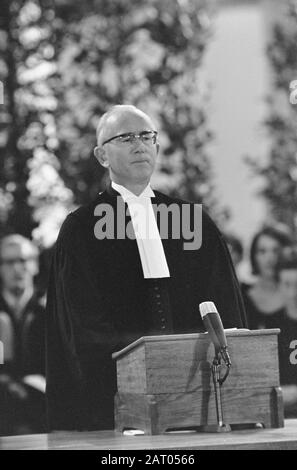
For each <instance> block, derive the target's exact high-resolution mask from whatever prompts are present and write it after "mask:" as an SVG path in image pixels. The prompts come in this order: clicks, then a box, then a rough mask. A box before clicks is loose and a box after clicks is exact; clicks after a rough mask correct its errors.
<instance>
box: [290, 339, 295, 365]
mask: <svg viewBox="0 0 297 470" xmlns="http://www.w3.org/2000/svg"><path fill="white" fill-rule="evenodd" d="M290 349H293V351H292V352H291V353H290V357H289V361H290V364H292V365H294V366H295V365H296V364H297V339H294V340H292V341H291V342H290Z"/></svg>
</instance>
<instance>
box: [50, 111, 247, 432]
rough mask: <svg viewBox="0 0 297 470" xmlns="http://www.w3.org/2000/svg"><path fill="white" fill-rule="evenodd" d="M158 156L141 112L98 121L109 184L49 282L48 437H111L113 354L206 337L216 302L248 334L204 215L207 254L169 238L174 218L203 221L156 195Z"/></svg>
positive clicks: (73, 225) (65, 244) (80, 217)
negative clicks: (152, 342)
mask: <svg viewBox="0 0 297 470" xmlns="http://www.w3.org/2000/svg"><path fill="white" fill-rule="evenodd" d="M159 147H160V146H159V142H158V133H157V131H156V128H155V125H154V124H153V122H152V120H151V118H150V117H149V116H148V115H147V114H145V113H144V112H143V111H141V110H140V109H138V108H136V107H134V106H131V105H117V106H114V107H112V108H111V109H110V110H109V111H107V113H105V114H104V115H103V116H102V117H101V119H100V121H99V124H98V128H97V147H96V148H95V150H94V154H95V156H96V158H97V160H98V161H99V163H100V164H101V165H102V166H103V167H105V168H106V169H107V170H108V171H109V176H110V180H111V182H110V185H109V187H108V188H107V189H106V190H105V191H103V192H102V193H100V194H99V195H98V197H97V199H96V200H95V201H93V202H91V203H90V204H89V205H87V206H84V207H80V208H79V209H77V210H76V211H74V212H73V213H71V214H70V215H68V217H67V218H66V220H65V221H64V223H63V225H62V227H61V230H60V234H59V236H58V239H57V242H56V245H55V251H54V256H53V263H52V267H51V273H50V278H49V288H48V297H47V298H48V302H47V315H46V316H47V362H46V363H47V392H46V394H47V407H48V420H49V429H50V430H58V429H60V430H61V429H77V430H91V429H112V428H113V427H114V416H113V411H114V402H113V400H114V395H115V392H116V371H115V364H114V362H113V361H112V353H113V352H115V351H117V350H120V349H122V348H123V347H124V346H127V345H128V344H129V343H131V342H132V341H134V340H136V339H137V338H139V337H141V336H144V335H159V334H161V335H167V334H173V333H174V334H179V333H181V334H182V333H193V332H198V331H204V328H203V325H202V321H201V318H200V314H199V303H200V302H202V301H205V300H212V301H214V302H215V304H216V306H217V308H218V311H219V312H220V314H221V317H222V321H223V324H224V326H225V328H229V327H242V326H245V324H246V323H245V312H244V308H243V303H242V300H241V295H240V290H239V287H238V282H237V279H236V275H235V273H234V268H233V265H232V261H231V258H230V256H229V253H228V249H227V247H226V244H225V242H224V240H223V238H222V236H221V233H220V232H219V230H218V229H217V227H216V225H215V224H214V222H213V221H212V220H211V219H210V217H209V216H208V215H207V214H206V213H204V212H202V215H201V220H202V222H201V221H199V224H198V225H197V224H196V226H195V233H193V237H195V236H196V237H198V232H201V234H202V243H201V244H200V245H201V246H200V245H199V243H198V244H197V243H193V246H191V247H190V249H185V242H186V241H188V239H187V240H186V237H185V234H184V232H183V233H182V234H180V235H179V236H173V235H174V234H173V231H174V230H176V229H177V228H179V227H177V225H178V224H179V223H180V220H179V222H178V223H177V224H176V226H173V225H174V224H173V223H172V225H171V226H170V229H169V230H168V234H167V235H168V236H166V235H165V234H164V233H162V229H161V225H162V223H163V222H164V221H163V220H162V217H163V215H164V214H165V213H167V214H168V209H169V210H170V209H171V208H173V207H174V209H175V210H176V208H180V209H182V206H183V205H186V206H187V207H188V208H189V212H188V213H190V214H191V217H192V219H191V222H193V221H194V222H195V220H196V219H195V214H194V206H195V205H194V204H193V203H189V202H186V201H181V200H179V199H173V198H171V197H168V196H166V195H165V194H162V193H161V192H159V191H156V190H154V189H152V187H151V186H150V179H151V176H152V173H153V171H154V167H155V164H156V159H157V155H158V152H159ZM123 207H124V209H125V211H124V214H125V215H124V224H123V218H122V212H121V210H122V208H123ZM156 208H158V209H160V212H158V214H157V212H156ZM164 208H165V209H166V210H165V211H164ZM110 209H111V210H110ZM161 209H162V210H163V212H162V210H161ZM154 211H155V212H154ZM180 213H182V211H181V212H180ZM111 214H114V217H112V215H111ZM155 214H157V215H155ZM158 215H159V217H158ZM111 218H112V223H110V219H111ZM147 220H149V224H148V225H149V235H147V233H146V232H145V231H144V230H143V228H144V226H145V222H146V221H147ZM183 222H184V221H183ZM186 222H187V221H186ZM107 225H109V227H108V228H107ZM123 225H124V229H125V230H124V231H123ZM169 225H170V224H169ZM194 225H195V224H194ZM128 228H129V230H128ZM104 231H105V234H104ZM144 232H145V233H144ZM131 233H132V235H133V236H130V235H131ZM197 245H199V246H197ZM187 248H189V247H187Z"/></svg>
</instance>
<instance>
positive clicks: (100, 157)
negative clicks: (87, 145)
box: [94, 147, 109, 168]
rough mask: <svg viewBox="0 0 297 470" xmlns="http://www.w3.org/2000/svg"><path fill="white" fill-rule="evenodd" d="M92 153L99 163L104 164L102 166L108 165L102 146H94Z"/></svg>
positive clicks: (106, 166)
mask: <svg viewBox="0 0 297 470" xmlns="http://www.w3.org/2000/svg"><path fill="white" fill-rule="evenodd" d="M94 155H95V157H96V159H97V160H98V162H99V163H100V165H102V166H104V168H108V167H109V161H108V159H107V157H106V152H105V150H104V148H102V147H95V148H94Z"/></svg>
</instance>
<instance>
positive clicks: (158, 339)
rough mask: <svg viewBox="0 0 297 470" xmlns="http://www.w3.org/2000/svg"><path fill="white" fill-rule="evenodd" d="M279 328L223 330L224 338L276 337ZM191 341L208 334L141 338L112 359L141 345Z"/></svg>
mask: <svg viewBox="0 0 297 470" xmlns="http://www.w3.org/2000/svg"><path fill="white" fill-rule="evenodd" d="M279 333H280V329H279V328H271V329H262V330H249V329H247V328H228V329H225V334H226V336H260V335H261V336H264V335H265V336H266V335H278V334H279ZM193 339H202V340H203V339H208V333H187V334H182V335H155V336H141V337H140V338H138V339H137V340H136V341H134V342H133V343H131V344H129V345H128V346H126V347H125V348H123V349H121V350H120V351H117V352H115V353H113V355H112V358H113V359H115V360H117V359H119V358H120V357H121V356H123V355H124V354H126V353H127V352H128V351H131V350H132V349H134V348H135V347H138V346H140V345H141V344H142V343H152V342H162V341H188V340H193Z"/></svg>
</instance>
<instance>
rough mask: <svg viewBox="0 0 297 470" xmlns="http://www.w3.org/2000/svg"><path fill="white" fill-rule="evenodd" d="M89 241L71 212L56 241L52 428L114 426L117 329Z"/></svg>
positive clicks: (50, 329) (50, 347) (50, 318)
mask: <svg viewBox="0 0 297 470" xmlns="http://www.w3.org/2000/svg"><path fill="white" fill-rule="evenodd" d="M85 245H86V243H85V240H84V233H83V231H82V229H81V228H80V226H79V224H78V221H77V220H76V218H75V216H73V215H70V216H68V218H67V219H66V220H65V222H64V224H63V226H62V229H61V231H60V234H59V237H58V240H57V243H56V246H55V251H54V254H53V259H52V265H51V271H50V277H49V286H48V295H47V307H46V326H47V332H46V378H47V389H46V396H47V415H48V425H49V430H58V429H78V430H83V429H93V428H95V429H100V428H101V429H104V428H110V427H112V422H111V420H112V410H113V404H112V399H113V397H112V394H111V393H110V391H112V390H115V386H116V385H115V383H114V382H115V373H114V367H115V366H114V364H113V361H112V359H111V353H112V351H114V350H115V348H116V345H117V334H116V331H115V330H114V328H113V325H112V322H111V320H110V318H109V316H108V312H107V311H106V309H105V306H104V300H103V297H104V296H103V293H102V292H101V291H100V289H99V287H98V285H97V284H96V283H95V280H94V276H92V270H91V268H90V263H89V258H88V256H89V255H88V251H87V249H86V246H85ZM106 390H109V394H108V395H107V393H106Z"/></svg>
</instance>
